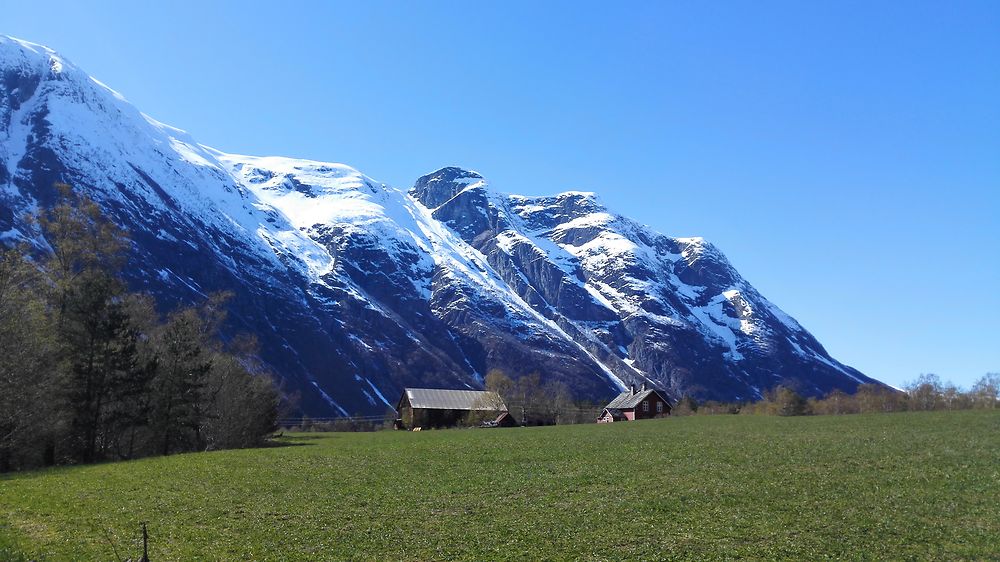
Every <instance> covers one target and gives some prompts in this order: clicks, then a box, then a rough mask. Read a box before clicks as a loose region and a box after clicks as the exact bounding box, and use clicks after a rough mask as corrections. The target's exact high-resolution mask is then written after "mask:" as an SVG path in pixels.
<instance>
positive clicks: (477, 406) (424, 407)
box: [396, 388, 507, 429]
mask: <svg viewBox="0 0 1000 562" xmlns="http://www.w3.org/2000/svg"><path fill="white" fill-rule="evenodd" d="M396 412H398V413H399V419H400V420H401V422H402V425H403V427H405V428H407V429H413V428H416V427H454V426H457V425H478V424H479V423H480V422H483V421H489V420H497V421H500V422H505V421H506V420H502V419H501V416H502V414H503V413H505V412H507V405H506V404H504V402H503V399H502V398H500V395H499V394H497V393H496V392H493V391H489V390H448V389H437V388H407V389H405V390H403V395H402V396H400V398H399V403H398V404H397V406H396Z"/></svg>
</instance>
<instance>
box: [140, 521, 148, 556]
mask: <svg viewBox="0 0 1000 562" xmlns="http://www.w3.org/2000/svg"><path fill="white" fill-rule="evenodd" d="M139 562H149V535H147V534H146V522H145V521H143V522H142V558H140V559H139Z"/></svg>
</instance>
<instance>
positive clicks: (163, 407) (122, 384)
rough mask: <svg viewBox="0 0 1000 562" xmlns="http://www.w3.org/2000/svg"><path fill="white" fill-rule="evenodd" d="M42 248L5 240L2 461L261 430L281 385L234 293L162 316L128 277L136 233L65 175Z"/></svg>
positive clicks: (154, 448) (36, 460) (113, 452)
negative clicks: (232, 318)
mask: <svg viewBox="0 0 1000 562" xmlns="http://www.w3.org/2000/svg"><path fill="white" fill-rule="evenodd" d="M59 187H60V192H61V195H62V199H61V202H60V203H59V204H58V205H56V206H54V207H53V208H51V209H50V210H48V211H44V212H41V213H40V214H39V216H37V217H34V218H33V219H32V220H34V222H35V224H36V226H37V227H38V229H39V231H40V232H41V233H42V234H43V235H44V240H45V242H46V243H47V245H48V248H46V249H45V250H44V251H41V250H39V249H38V248H34V247H29V246H26V245H21V246H18V247H14V248H4V247H3V246H0V471H9V470H19V469H25V468H32V467H37V466H48V465H55V464H72V463H90V462H98V461H104V460H119V459H132V458H137V457H142V456H149V455H167V454H171V453H177V452H182V451H196V450H206V449H219V448H233V447H248V446H253V445H257V444H260V443H261V442H262V441H263V440H264V439H265V438H266V436H267V435H269V434H270V433H272V432H273V431H274V430H275V427H276V419H277V414H278V405H279V395H278V392H277V390H276V389H275V388H274V385H273V383H272V379H271V377H270V375H268V374H267V373H266V371H265V370H264V369H263V368H262V366H261V365H260V364H259V362H258V361H256V360H255V358H254V357H255V353H256V348H255V342H254V341H253V340H252V338H248V337H238V338H234V339H233V340H231V341H229V342H227V343H223V342H222V341H221V339H220V332H219V330H220V326H221V324H222V323H223V322H224V320H225V312H224V303H225V301H226V299H227V298H228V297H227V295H212V296H210V297H208V298H206V300H205V301H204V302H202V303H200V304H198V305H196V306H190V307H182V308H178V309H176V310H173V311H171V312H170V313H169V314H167V315H166V316H165V317H163V316H162V315H161V314H160V313H159V312H158V311H157V307H156V302H155V301H154V300H153V298H152V297H150V296H149V295H145V294H141V293H135V292H129V291H128V289H127V287H126V284H125V282H124V280H123V277H122V272H123V268H124V267H125V265H126V256H127V250H128V248H129V240H128V238H127V237H126V235H125V233H124V232H123V231H122V230H121V229H119V228H118V227H117V226H116V225H114V224H113V223H112V222H110V221H109V220H107V219H106V218H105V217H104V216H103V215H102V214H101V211H100V208H99V207H98V205H97V204H96V203H94V202H93V201H91V200H89V199H87V198H85V197H80V196H77V195H75V194H73V193H72V191H71V190H70V189H69V187H68V186H59Z"/></svg>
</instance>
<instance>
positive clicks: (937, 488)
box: [0, 411, 1000, 562]
mask: <svg viewBox="0 0 1000 562" xmlns="http://www.w3.org/2000/svg"><path fill="white" fill-rule="evenodd" d="M281 444H282V445H285V446H280V447H271V448H265V449H245V450H233V451H219V452H213V453H204V454H181V455H174V456H169V457H160V458H148V459H142V460H136V461H129V462H121V463H114V464H102V465H92V466H82V467H63V468H55V469H49V470H43V471H37V472H28V473H20V474H8V475H4V476H2V477H0V555H2V556H4V557H6V558H10V559H14V560H18V559H32V560H119V559H125V558H128V557H132V558H133V559H137V558H138V556H139V554H140V553H141V538H140V537H141V531H140V522H142V521H146V522H148V526H149V537H150V538H149V541H150V542H149V544H150V550H149V555H150V560H153V561H154V562H158V561H166V560H344V559H351V560H357V559H370V560H387V559H400V560H453V559H478V560H482V559H487V560H504V559H521V560H543V559H545V560H552V559H554V560H620V559H690V560H705V559H726V558H729V559H732V558H744V559H808V560H821V559H920V560H949V559H997V558H998V557H1000V411H962V412H912V413H900V414H890V415H855V416H816V417H787V418H783V417H766V416H692V417H685V418H670V419H662V420H651V421H641V422H630V423H615V424H607V425H596V424H594V425H585V426H584V425H577V426H556V427H536V428H511V429H465V430H442V431H423V432H419V433H412V432H393V431H384V432H378V433H338V434H314V433H311V434H292V435H288V436H286V437H284V438H282V439H281ZM19 557H20V558H19Z"/></svg>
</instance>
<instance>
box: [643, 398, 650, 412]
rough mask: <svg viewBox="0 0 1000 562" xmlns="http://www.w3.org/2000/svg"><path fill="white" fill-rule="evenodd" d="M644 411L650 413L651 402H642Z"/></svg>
mask: <svg viewBox="0 0 1000 562" xmlns="http://www.w3.org/2000/svg"><path fill="white" fill-rule="evenodd" d="M642 411H643V412H648V411H649V400H643V401H642Z"/></svg>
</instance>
